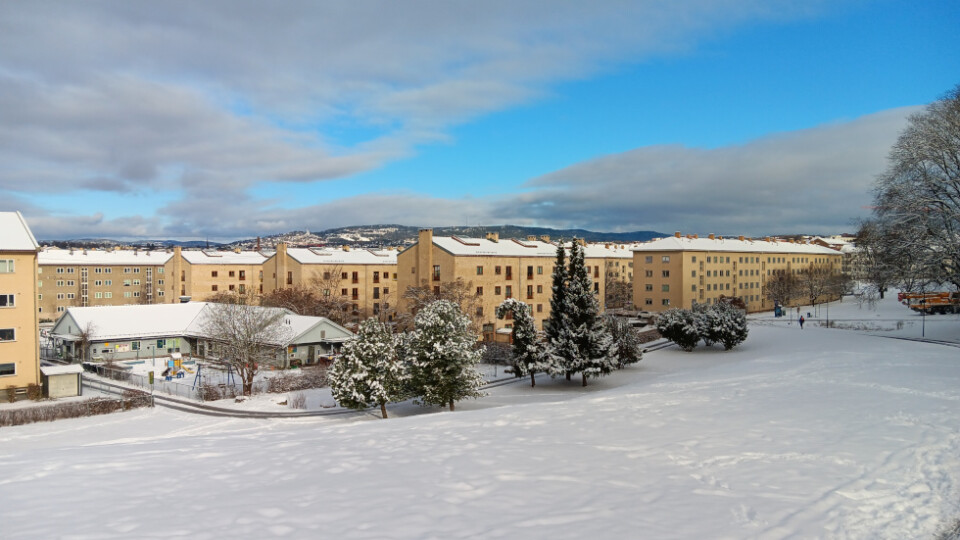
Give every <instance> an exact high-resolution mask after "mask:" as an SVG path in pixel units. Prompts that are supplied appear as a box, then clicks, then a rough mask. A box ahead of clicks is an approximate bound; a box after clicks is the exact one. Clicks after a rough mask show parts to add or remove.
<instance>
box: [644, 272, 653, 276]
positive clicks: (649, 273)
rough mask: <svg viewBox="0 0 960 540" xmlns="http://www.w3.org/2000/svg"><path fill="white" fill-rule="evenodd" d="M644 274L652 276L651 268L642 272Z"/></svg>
mask: <svg viewBox="0 0 960 540" xmlns="http://www.w3.org/2000/svg"><path fill="white" fill-rule="evenodd" d="M644 275H646V276H647V277H653V270H646V271H645V272H644Z"/></svg>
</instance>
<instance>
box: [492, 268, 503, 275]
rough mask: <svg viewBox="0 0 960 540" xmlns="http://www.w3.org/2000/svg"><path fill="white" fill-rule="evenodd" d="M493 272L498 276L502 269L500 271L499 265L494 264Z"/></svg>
mask: <svg viewBox="0 0 960 540" xmlns="http://www.w3.org/2000/svg"><path fill="white" fill-rule="evenodd" d="M493 273H494V274H496V275H498V276H499V275H500V274H502V273H503V271H502V269H501V268H500V267H499V266H494V267H493Z"/></svg>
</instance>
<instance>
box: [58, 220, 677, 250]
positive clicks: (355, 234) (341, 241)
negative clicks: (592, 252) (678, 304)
mask: <svg viewBox="0 0 960 540" xmlns="http://www.w3.org/2000/svg"><path fill="white" fill-rule="evenodd" d="M419 230H420V228H419V227H411V226H408V225H357V226H353V227H337V228H335V229H326V230H323V231H317V232H311V231H306V230H304V231H291V232H287V233H282V234H274V235H270V236H263V237H260V238H249V239H246V240H237V241H236V242H231V243H229V244H221V243H217V242H207V241H203V240H199V241H197V240H191V241H178V240H139V241H136V242H121V241H118V240H111V239H107V238H80V239H76V240H48V241H44V242H42V244H43V245H47V246H58V247H61V248H95V247H99V248H105V247H116V246H128V247H137V248H140V249H166V248H169V247H173V246H180V247H183V248H204V247H210V248H213V249H217V248H222V247H229V248H231V249H232V248H238V247H239V248H241V249H247V250H252V249H258V248H260V249H274V248H275V247H276V245H277V244H278V243H280V242H286V243H287V244H289V245H291V246H294V247H303V246H324V245H337V246H339V245H352V246H363V247H379V246H404V245H409V244H412V243H414V242H416V241H417V234H418V232H419ZM488 232H495V233H498V234H499V235H500V238H526V237H527V236H531V235H533V236H537V237H540V236H544V235H546V236H549V237H550V239H551V240H557V239H570V238H573V237H577V238H583V239H585V240H587V241H589V242H603V241H609V242H622V243H627V242H645V241H647V240H650V239H653V238H658V237H663V236H667V235H665V234H663V233H660V232H656V231H634V232H626V233H610V232H595V231H587V230H584V229H550V228H547V227H522V226H519V225H490V226H484V227H433V234H434V235H437V236H465V237H481V238H482V237H483V236H484V235H486V234H487V233H488Z"/></svg>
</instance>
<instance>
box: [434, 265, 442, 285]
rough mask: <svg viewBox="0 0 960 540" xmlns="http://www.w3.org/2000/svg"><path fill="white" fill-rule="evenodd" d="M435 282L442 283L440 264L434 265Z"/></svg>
mask: <svg viewBox="0 0 960 540" xmlns="http://www.w3.org/2000/svg"><path fill="white" fill-rule="evenodd" d="M433 280H434V281H440V265H439V264H435V265H433Z"/></svg>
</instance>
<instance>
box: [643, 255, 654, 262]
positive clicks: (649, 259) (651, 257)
mask: <svg viewBox="0 0 960 540" xmlns="http://www.w3.org/2000/svg"><path fill="white" fill-rule="evenodd" d="M643 262H645V263H647V264H650V263H652V262H653V255H647V256H646V257H644V258H643Z"/></svg>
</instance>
